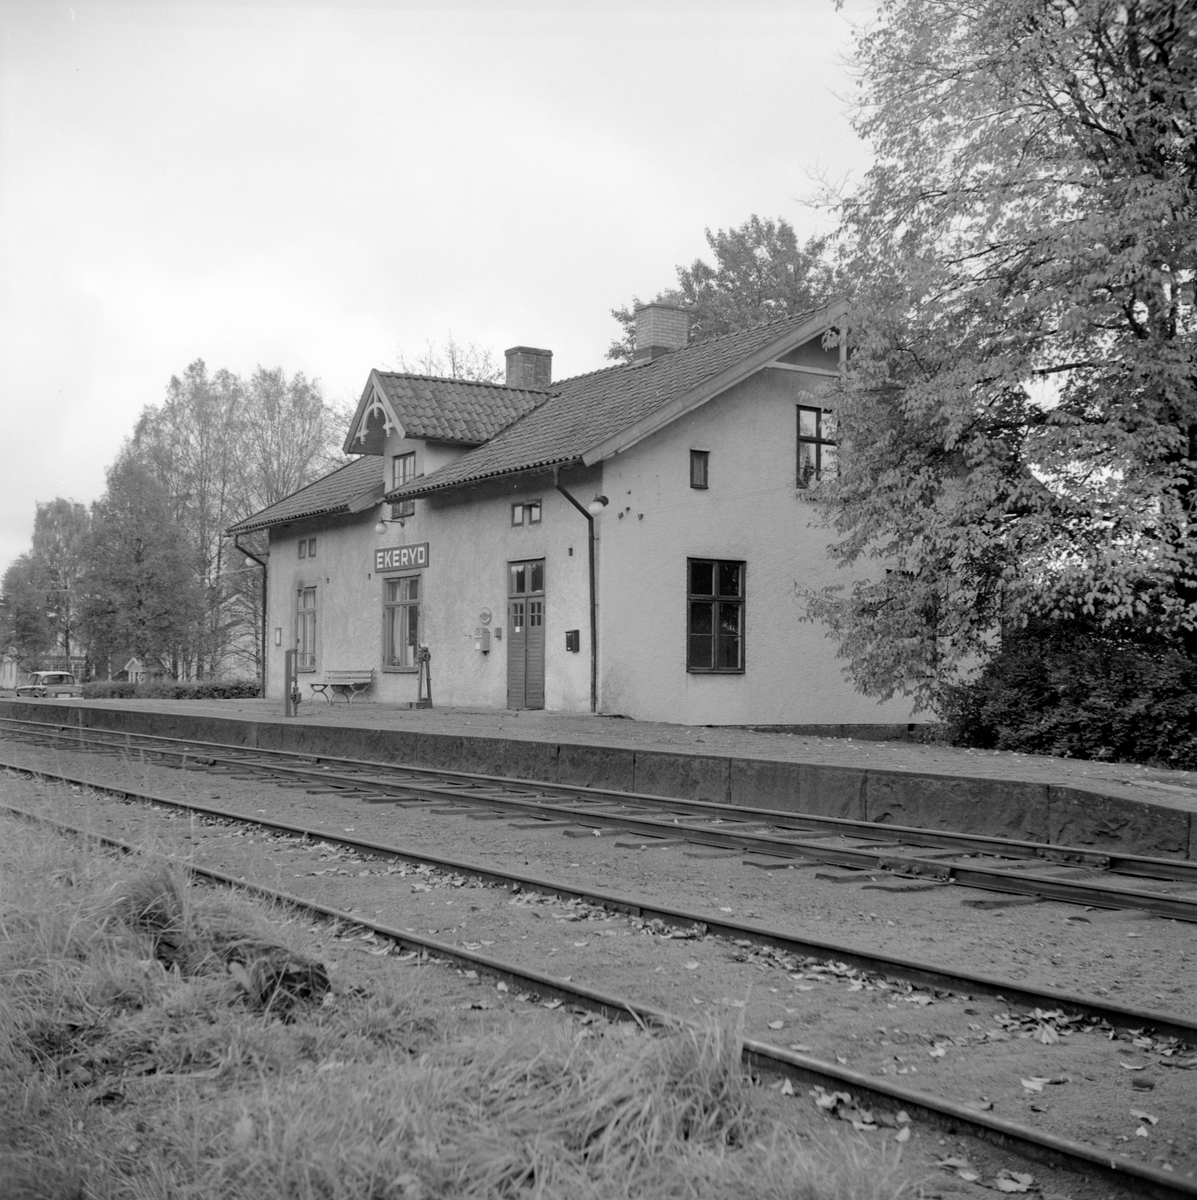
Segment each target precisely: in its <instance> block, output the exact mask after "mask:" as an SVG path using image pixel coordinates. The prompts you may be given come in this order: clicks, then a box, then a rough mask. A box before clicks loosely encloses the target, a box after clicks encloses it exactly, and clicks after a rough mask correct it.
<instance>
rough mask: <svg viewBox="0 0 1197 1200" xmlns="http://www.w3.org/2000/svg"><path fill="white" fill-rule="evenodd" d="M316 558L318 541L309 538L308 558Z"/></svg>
mask: <svg viewBox="0 0 1197 1200" xmlns="http://www.w3.org/2000/svg"><path fill="white" fill-rule="evenodd" d="M315 557H316V539H315V538H308V558H315Z"/></svg>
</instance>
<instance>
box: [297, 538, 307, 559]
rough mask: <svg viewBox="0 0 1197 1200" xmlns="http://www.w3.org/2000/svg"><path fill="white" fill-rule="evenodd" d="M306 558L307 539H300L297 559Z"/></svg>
mask: <svg viewBox="0 0 1197 1200" xmlns="http://www.w3.org/2000/svg"><path fill="white" fill-rule="evenodd" d="M307 556H308V539H307V538H300V539H299V557H300V558H307Z"/></svg>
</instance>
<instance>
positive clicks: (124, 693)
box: [83, 679, 261, 700]
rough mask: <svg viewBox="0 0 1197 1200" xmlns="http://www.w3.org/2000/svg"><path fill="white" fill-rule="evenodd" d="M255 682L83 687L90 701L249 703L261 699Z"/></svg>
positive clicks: (95, 684)
mask: <svg viewBox="0 0 1197 1200" xmlns="http://www.w3.org/2000/svg"><path fill="white" fill-rule="evenodd" d="M260 694H261V692H260V689H259V687H258V684H257V682H256V681H255V680H252V679H205V680H202V681H201V682H198V683H185V682H181V681H179V680H175V679H165V680H162V681H161V682H158V683H120V682H117V681H115V680H111V679H101V680H96V681H95V682H93V683H85V684H84V685H83V695H84V697H85V698H86V699H88V700H246V699H250V698H252V697H254V696H258V695H260Z"/></svg>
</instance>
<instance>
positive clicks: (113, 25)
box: [0, 0, 869, 571]
mask: <svg viewBox="0 0 1197 1200" xmlns="http://www.w3.org/2000/svg"><path fill="white" fill-rule="evenodd" d="M868 11H869V9H868V7H867V6H866V4H865V3H864V0H856V2H855V3H851V4H849V5H848V7H847V9H846V12H845V13H839V12H837V11H836V9H835V6H834V3H833V0H789V2H784V0H776V2H772V3H771V2H769V0H743V2H741V3H735V4H733V3H729V2H727V0H723V2H706V3H704V2H703V0H675V2H666V0H660V2H656V3H654V2H653V0H648V2H647V3H646V2H637V3H622V4H621V3H616V2H609V3H601V0H600V2H597V3H596V2H590V0H578V2H576V3H570V2H568V0H564V2H557V3H540V4H537V3H527V2H526V3H522V4H509V3H501V2H496V3H487V4H480V3H477V2H475V3H473V4H468V3H445V4H439V5H430V4H428V3H424V4H402V3H389V4H387V3H376V4H370V5H361V6H350V5H315V4H306V3H286V4H284V3H279V4H264V5H248V4H225V5H217V4H195V5H189V4H177V3H172V2H170V0H156V2H155V0H144V2H141V3H136V2H135V3H126V4H92V3H86V2H81V3H75V4H73V5H69V4H59V3H55V2H53V0H38V2H37V3H17V2H13V0H0V238H2V242H0V571H2V570H3V569H4V568H5V567H6V566H7V565H8V563H9V562H11V560H12V559H13V558H15V557H16V556H17V555H18V554H20V553H22V552H24V551H25V550H27V549H28V546H29V538H30V534H31V531H32V526H33V513H34V503H35V501H39V500H50V499H53V498H54V497H55V496H59V495H61V496H67V497H70V498H72V499H76V500H81V501H84V502H86V503H90V502H91V501H93V500H95V499H96V498H97V497H98V496H99V495H100V494H101V492H102V491H103V487H104V470H105V468H106V467H107V466H108V465H109V464H110V463H111V462H112V460H113V458H114V457H115V455H116V453H117V451H118V450H119V448H120V445H121V443H122V441H123V440H124V439H125V438H126V437H127V436H128V434H129V433H130V432H131V430H132V426H133V423H134V421H135V419H136V417H137V414H138V413H139V412H140V411H141V409H142V408H143V407H144V406H145V405H147V404H156V403H159V402H160V401H161V399H162V397H163V395H164V392H165V388H166V385H167V382H168V381H169V379H170V377H171V375H172V374H181V373H182V371H183V370H184V369H185V368H186V366H187V364H188V363H190V362H192V361H193V360H194V359H197V358H202V359H204V360H205V361H206V362H207V364H208V366H209V368H210V369H212V370H215V369H216V368H219V367H227V368H229V369H230V370H232V371H235V372H238V373H242V374H245V375H248V374H249V373H250V372H252V371H253V369H254V367H255V366H256V365H257V364H259V363H260V364H262V365H264V366H267V367H276V366H277V367H282V368H283V370H284V371H286V373H287V374H288V375H291V374H293V373H294V372H296V371H303V372H304V373H305V374H307V375H308V376H314V377H318V378H319V379H320V380H321V381H322V382H323V384H324V388H325V392H326V394H327V395H328V397H329V398H330V399H332V400H346V399H356V396H357V395H358V394H359V393H360V391H361V389H362V386H363V385H364V383H365V380H366V376H367V374H368V373H369V371H370V369H371V368H372V367H376V366H378V367H390V366H394V365H395V360H396V358H397V356H398V354H399V352H400V351H401V350H402V351H403V352H404V353H406V354H407V355H409V356H414V354H416V353H418V352H419V351H420V350H421V349H422V347H423V346H424V345H425V343H426V342H427V341H429V340H434V341H441V340H443V339H444V338H445V336H446V335H447V334H448V333H449V332H450V331H451V332H452V333H453V335H454V336H455V337H456V338H457V339H458V340H459V341H462V342H475V343H478V344H480V345H483V346H486V347H488V348H490V349H491V350H493V351H495V352H497V353H500V354H501V351H502V350H503V349H505V348H506V347H508V346H511V345H516V344H525V345H534V346H544V347H548V348H549V349H551V350H552V351H553V352H554V360H553V372H554V376H555V377H557V378H564V377H565V376H568V375H574V374H577V373H579V372H582V371H588V370H593V369H594V368H596V367H601V366H603V365H605V364H604V359H603V355H604V352H605V350H606V347H607V346H608V344H609V343H610V341H611V339H612V338H613V337H614V336H615V335H616V333H617V327H616V325H615V323H614V322H613V321H612V320H611V318H610V316H609V310H610V309H611V308H612V307H613V306H615V305H618V304H621V303H624V302H626V301H628V300H630V299H631V297H632V295H633V294H639V295H641V296H651V295H653V294H655V293H656V292H657V291H659V290H660V289H662V288H665V287H669V286H670V285H671V284H673V283H674V281H675V267H676V266H677V264H679V263H688V262H690V261H692V260H693V259H694V258H695V257H696V256H699V255H702V254H704V253H705V251H706V245H705V242H704V239H703V230H704V228H705V227H707V226H710V227H712V228H725V227H728V226H731V225H738V224H740V223H741V222H742V221H744V220H745V219H746V218H747V217H748V216H749V215H751V214H752V213H758V214H760V215H761V216H773V217H777V216H784V217H786V218H788V219H789V220H790V221H791V222H792V223H793V224H794V225H795V227H796V228H797V229H798V231H799V234H800V236H801V235H804V234H806V233H809V232H814V231H815V230H816V229H817V228H818V227H819V226H818V223H819V221H820V220H824V223H825V219H823V218H820V217H819V216H818V214H816V213H814V212H812V211H811V210H810V209H808V208H807V207H805V206H804V201H805V200H806V199H807V198H808V197H809V196H811V195H812V193H813V192H814V190H815V185H814V183H813V182H812V180H813V177H814V176H816V175H824V176H827V177H830V178H834V179H839V178H842V177H844V176H847V175H851V176H853V177H859V175H860V173H861V172H862V171H863V170H864V169H865V168H866V166H867V155H866V150H865V148H864V147H863V146H862V145H861V143H859V142H858V141H857V139H856V138H855V136H854V135H853V133H852V131H851V129H850V127H849V124H848V113H847V106H848V102H849V101H850V99H851V96H852V87H853V85H852V81H851V78H850V76H849V74H848V72H847V70H846V65H845V64H846V57H847V55H848V53H849V51H850V47H851V26H850V21H857V22H858V21H860V20H862V19H863V16H864V14H866V13H867V12H868Z"/></svg>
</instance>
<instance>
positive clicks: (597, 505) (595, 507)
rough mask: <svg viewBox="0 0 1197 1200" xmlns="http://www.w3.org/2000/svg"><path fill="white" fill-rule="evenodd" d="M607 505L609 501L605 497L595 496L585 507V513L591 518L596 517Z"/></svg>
mask: <svg viewBox="0 0 1197 1200" xmlns="http://www.w3.org/2000/svg"><path fill="white" fill-rule="evenodd" d="M609 503H610V501H609V500H608V499H607V497H606V496H595V498H594V499H593V500H591V502H590V503H589V504H588V505H586V511H587V512H588V513H590V515H591V516H594V517H597V516H598V515H599V513H601V512H602V511H603V509H604V508H606V507H607V505H608V504H609Z"/></svg>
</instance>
